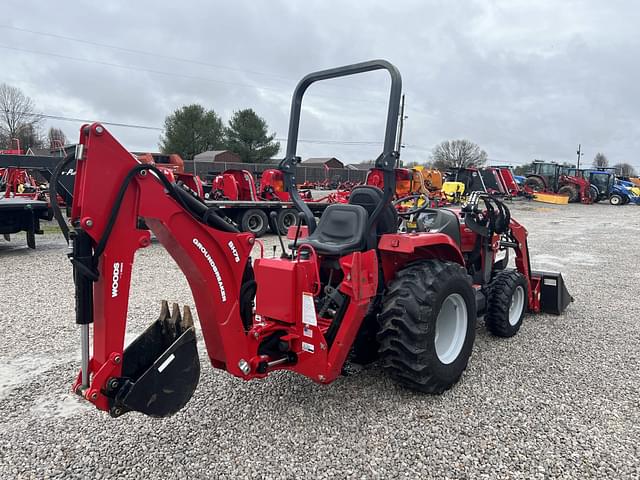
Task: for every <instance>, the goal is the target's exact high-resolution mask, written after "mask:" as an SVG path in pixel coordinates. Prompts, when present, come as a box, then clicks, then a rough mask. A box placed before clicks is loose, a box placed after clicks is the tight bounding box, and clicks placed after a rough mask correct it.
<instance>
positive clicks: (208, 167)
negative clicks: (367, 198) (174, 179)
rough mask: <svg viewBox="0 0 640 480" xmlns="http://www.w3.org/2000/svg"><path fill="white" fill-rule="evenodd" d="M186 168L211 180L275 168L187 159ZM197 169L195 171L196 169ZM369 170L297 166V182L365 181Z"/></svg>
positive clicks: (254, 173)
mask: <svg viewBox="0 0 640 480" xmlns="http://www.w3.org/2000/svg"><path fill="white" fill-rule="evenodd" d="M184 167H185V170H186V171H188V172H190V173H195V174H196V175H199V176H200V178H202V179H204V180H207V181H210V180H211V179H212V178H213V177H215V176H216V175H218V174H220V173H222V172H223V171H225V170H234V169H235V170H248V171H250V172H251V173H252V174H253V176H254V177H256V178H259V177H260V175H262V172H264V171H265V170H268V169H270V168H275V167H276V165H274V164H272V163H228V162H191V161H185V165H184ZM194 170H195V171H194ZM366 175H367V170H352V169H350V168H330V169H328V170H327V169H325V168H323V167H305V166H302V165H298V166H297V167H296V182H297V183H303V182H322V181H323V180H326V179H327V178H328V179H329V180H330V181H331V183H340V182H356V183H357V182H363V181H364V178H365V176H366Z"/></svg>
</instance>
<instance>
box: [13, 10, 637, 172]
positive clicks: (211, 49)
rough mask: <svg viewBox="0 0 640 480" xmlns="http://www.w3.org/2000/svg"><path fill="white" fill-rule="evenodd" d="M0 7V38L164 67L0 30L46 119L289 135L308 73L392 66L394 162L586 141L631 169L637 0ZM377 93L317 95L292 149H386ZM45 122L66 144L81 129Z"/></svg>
mask: <svg viewBox="0 0 640 480" xmlns="http://www.w3.org/2000/svg"><path fill="white" fill-rule="evenodd" d="M7 3H8V4H9V5H8V6H7V7H6V11H13V12H20V13H18V14H14V15H11V16H7V17H5V20H4V22H5V24H6V25H11V26H14V27H22V28H28V29H30V30H34V31H38V32H50V33H55V34H58V35H63V36H70V37H76V38H78V39H82V40H85V41H88V42H98V43H104V44H110V45H114V46H119V47H122V48H125V49H136V50H142V51H149V52H155V53H157V54H158V55H161V57H158V56H149V55H140V54H136V53H133V52H127V51H122V50H115V49H109V48H103V47H99V46H96V45H91V44H87V43H80V42H73V41H69V40H64V39H61V38H52V37H47V36H43V35H37V34H33V33H28V32H22V31H16V30H12V29H7V28H0V32H2V38H1V40H0V45H2V46H5V47H11V48H18V49H27V50H31V51H37V52H42V53H44V54H45V55H38V54H35V53H27V52H23V51H16V50H11V49H6V48H0V58H2V65H3V69H2V76H1V78H0V81H4V82H7V83H10V84H13V85H17V86H19V87H21V88H23V89H24V90H25V92H26V93H27V94H28V95H30V96H31V97H33V99H34V100H35V101H36V103H37V105H38V107H39V109H40V110H41V111H43V112H45V113H50V114H59V115H65V116H71V117H81V118H91V119H100V120H105V121H114V122H123V123H125V122H126V123H134V124H142V125H152V126H161V125H162V123H163V121H164V117H165V116H166V115H167V114H168V113H170V112H171V111H172V110H174V109H175V108H178V107H179V106H181V105H183V104H185V103H190V102H200V103H202V104H204V105H206V106H207V107H209V108H214V109H215V110H216V111H217V112H218V113H219V114H220V115H221V116H222V117H223V119H225V120H226V119H228V118H229V116H230V115H231V114H232V113H233V111H234V110H236V109H240V108H245V107H253V108H254V109H255V110H256V111H257V112H258V113H259V114H260V115H262V116H264V117H265V118H266V119H267V121H268V122H269V124H270V126H271V128H272V129H273V130H274V131H275V132H277V134H278V137H285V136H286V131H287V120H288V113H289V101H290V95H291V92H292V90H293V87H294V86H295V83H296V81H297V80H298V79H299V78H300V77H301V76H302V75H304V74H305V73H307V72H309V71H312V70H316V69H320V68H326V67H331V66H336V65H341V64H345V63H350V62H355V61H361V60H366V59H370V58H387V59H389V60H390V61H392V62H393V63H395V64H396V65H397V66H398V67H399V68H400V70H401V72H402V73H403V78H404V85H405V92H406V95H407V115H408V116H409V118H408V120H407V123H406V130H405V137H404V140H405V143H406V144H407V148H406V149H404V150H403V152H402V153H403V158H404V159H406V160H424V159H426V158H427V156H428V154H429V150H430V149H431V147H433V145H435V144H436V143H438V142H439V141H441V140H443V139H447V138H460V137H466V138H469V139H471V140H473V141H475V142H477V143H479V144H480V145H481V146H482V147H483V148H484V149H485V150H487V152H488V153H489V157H490V158H492V159H496V160H499V161H505V162H514V163H523V162H526V161H530V160H531V159H533V158H545V159H549V160H551V159H554V160H572V159H573V158H574V153H573V152H574V151H575V147H576V145H577V144H578V143H582V144H583V147H584V150H585V152H586V154H585V159H586V160H590V159H591V158H593V155H595V153H596V152H597V151H603V152H605V153H606V154H607V155H608V157H609V158H610V160H611V161H613V162H617V161H627V162H631V163H633V164H635V165H636V166H638V167H640V159H636V156H637V154H636V152H637V151H638V147H640V135H639V134H640V127H639V126H638V125H639V124H638V121H637V112H638V110H639V107H640V105H639V104H640V96H639V95H638V91H637V90H638V87H637V86H636V85H637V80H636V79H637V72H638V69H639V67H638V66H637V61H636V58H637V57H638V53H639V49H640V45H639V43H640V37H639V36H638V35H637V24H638V19H639V17H640V6H636V5H635V4H633V3H632V2H622V1H612V2H597V1H583V2H579V1H573V2H552V1H540V2H535V3H533V2H524V1H489V0H486V1H469V2H447V1H444V0H442V1H428V2H424V1H417V0H416V1H398V2H383V1H368V2H343V1H342V2H341V1H337V0H334V1H304V2H301V1H298V2H296V1H275V0H272V1H269V2H256V1H249V0H242V1H234V2H205V1H195V2H181V3H178V4H175V3H174V4H168V5H160V4H158V2H151V1H141V2H125V1H113V2H103V3H98V4H96V3H87V4H82V6H81V7H79V6H78V4H77V3H75V4H74V3H68V4H63V5H55V6H51V7H47V8H43V6H42V4H41V3H40V2H35V1H24V0H22V1H20V2H18V1H17V0H10V1H9V2H7ZM47 53H48V54H49V55H46V54H47ZM51 54H57V55H62V56H66V57H77V58H81V59H86V60H89V61H90V62H102V63H88V62H83V61H78V60H72V59H68V58H58V57H55V56H51ZM166 57H179V58H186V59H194V60H198V61H200V62H202V63H205V64H211V65H205V64H196V63H189V62H182V61H178V60H175V59H170V58H166ZM106 64H119V65H123V66H126V67H129V68H120V67H116V66H113V65H106ZM221 67H226V68H221ZM162 72H165V73H162ZM387 88H388V80H387V79H386V78H385V76H384V75H383V74H375V75H374V74H372V75H370V76H359V77H357V78H350V79H344V80H340V81H335V82H328V84H327V85H318V86H314V87H312V89H310V91H309V97H308V99H307V100H305V106H306V107H307V108H306V109H305V111H304V115H303V123H302V127H301V134H300V136H301V138H308V139H325V140H343V141H354V140H355V141H382V132H383V123H384V112H385V105H384V101H385V99H386V89H387ZM47 125H54V126H57V127H61V128H63V129H64V130H65V132H66V133H67V134H68V136H69V137H72V138H75V137H76V135H77V129H78V127H79V125H78V124H74V123H70V122H62V121H47ZM111 130H112V131H113V132H114V133H115V134H116V136H117V137H118V138H119V139H120V140H121V141H122V143H123V144H125V146H127V147H128V148H130V149H132V150H141V149H155V148H156V147H157V141H158V137H159V135H160V132H158V131H147V130H136V129H125V128H117V127H113V128H111ZM379 148H380V147H378V146H348V145H318V144H301V145H300V147H299V153H300V154H301V155H303V156H308V155H309V156H310V155H335V156H338V157H340V158H343V159H345V160H347V161H358V160H361V159H366V158H373V157H375V156H376V155H377V154H378V153H379Z"/></svg>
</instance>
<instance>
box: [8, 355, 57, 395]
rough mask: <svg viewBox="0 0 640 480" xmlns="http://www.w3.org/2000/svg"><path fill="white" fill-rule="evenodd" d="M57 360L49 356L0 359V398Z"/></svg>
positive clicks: (42, 371) (50, 366)
mask: <svg viewBox="0 0 640 480" xmlns="http://www.w3.org/2000/svg"><path fill="white" fill-rule="evenodd" d="M57 363H58V362H57V360H56V359H54V358H51V357H37V356H36V357H34V356H29V357H17V358H10V359H6V358H5V359H2V360H0V399H1V398H4V397H6V396H7V395H8V394H9V393H10V392H11V391H12V390H14V389H16V388H18V387H19V386H20V385H24V384H26V383H29V382H30V381H31V380H32V379H33V378H35V377H36V376H38V375H40V374H41V373H44V372H46V371H47V370H50V369H52V368H53V367H54V366H55V365H56V364H57Z"/></svg>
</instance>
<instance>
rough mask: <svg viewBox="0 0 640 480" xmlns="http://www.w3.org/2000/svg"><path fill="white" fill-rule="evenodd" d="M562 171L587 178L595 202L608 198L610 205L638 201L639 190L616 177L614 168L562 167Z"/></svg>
mask: <svg viewBox="0 0 640 480" xmlns="http://www.w3.org/2000/svg"><path fill="white" fill-rule="evenodd" d="M563 172H564V173H565V174H567V175H573V176H576V177H580V178H583V179H585V180H587V181H588V182H589V183H590V185H591V187H590V188H591V191H592V197H594V201H595V202H600V201H603V200H609V203H611V205H626V204H627V203H634V204H639V203H640V195H639V194H640V190H636V187H635V185H633V183H631V182H627V181H624V180H620V179H618V178H617V177H616V175H615V168H603V169H600V170H594V169H588V168H587V169H577V168H563Z"/></svg>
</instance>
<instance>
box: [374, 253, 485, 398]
mask: <svg viewBox="0 0 640 480" xmlns="http://www.w3.org/2000/svg"><path fill="white" fill-rule="evenodd" d="M379 318H380V323H381V325H380V331H379V333H378V342H379V343H380V350H379V352H380V356H381V359H382V367H383V368H384V370H385V371H386V372H387V373H388V374H389V376H390V377H391V378H392V379H393V380H394V381H396V382H397V383H399V384H400V385H402V386H404V387H407V388H410V389H412V390H417V391H420V392H425V393H436V394H438V393H442V392H444V391H445V390H447V389H449V388H451V387H452V386H453V385H454V384H455V383H456V382H457V381H458V380H459V379H460V376H461V375H462V372H463V371H464V370H465V368H466V367H467V363H468V362H469V357H470V355H471V350H472V348H473V341H474V339H475V334H476V299H475V292H474V289H473V287H472V284H471V278H470V277H469V275H467V272H466V270H465V269H464V268H463V267H461V266H460V265H458V264H457V263H453V262H441V261H438V260H426V261H421V262H418V263H414V264H411V265H409V266H407V267H405V268H403V269H402V270H400V271H398V272H397V273H396V278H395V279H394V280H392V281H391V282H390V283H389V286H388V288H387V292H386V294H385V296H384V299H383V302H382V310H381V313H380V315H379Z"/></svg>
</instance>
